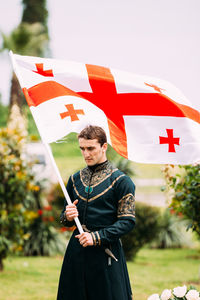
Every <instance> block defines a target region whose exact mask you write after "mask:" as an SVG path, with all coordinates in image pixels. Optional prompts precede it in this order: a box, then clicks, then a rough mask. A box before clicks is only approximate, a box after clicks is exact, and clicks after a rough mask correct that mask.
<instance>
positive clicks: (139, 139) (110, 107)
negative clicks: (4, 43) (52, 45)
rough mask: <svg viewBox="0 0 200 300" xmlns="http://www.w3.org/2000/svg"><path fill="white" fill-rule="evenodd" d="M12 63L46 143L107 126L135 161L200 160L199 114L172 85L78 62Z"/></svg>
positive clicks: (31, 60) (17, 60)
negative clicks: (83, 130)
mask: <svg viewBox="0 0 200 300" xmlns="http://www.w3.org/2000/svg"><path fill="white" fill-rule="evenodd" d="M13 59H14V66H15V71H16V74H17V76H18V79H19V81H20V84H21V86H22V88H23V92H24V94H25V97H26V100H27V102H28V105H29V106H30V109H31V112H32V114H33V116H34V119H35V121H36V124H37V127H38V129H39V132H40V134H41V138H42V139H43V140H44V142H46V143H51V142H55V141H57V140H59V139H61V138H63V137H64V136H66V135H67V134H69V133H70V132H80V130H82V129H83V128H84V127H85V126H86V125H89V124H91V125H98V126H101V127H103V128H104V129H105V131H106V133H107V137H108V141H109V143H110V144H111V145H112V146H113V148H114V149H115V150H116V151H117V152H118V153H119V154H121V155H122V156H124V157H126V158H128V159H130V160H133V161H136V162H141V163H170V164H190V163H195V162H196V161H198V160H200V113H199V111H197V110H195V109H194V108H192V106H191V104H190V103H189V102H188V100H187V99H186V98H185V97H184V95H183V94H182V93H181V92H180V91H179V90H178V89H177V88H175V87H174V86H173V85H172V84H170V83H169V82H166V81H163V80H160V79H155V78H151V77H144V76H138V75H134V74H130V73H127V72H122V71H119V70H115V69H109V68H105V67H100V66H94V65H88V64H82V63H76V62H69V61H59V60H55V59H45V58H38V57H28V56H20V55H14V56H13Z"/></svg>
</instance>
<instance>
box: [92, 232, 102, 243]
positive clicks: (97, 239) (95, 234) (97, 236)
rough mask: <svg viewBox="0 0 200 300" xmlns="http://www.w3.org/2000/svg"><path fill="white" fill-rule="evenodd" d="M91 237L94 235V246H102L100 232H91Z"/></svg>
mask: <svg viewBox="0 0 200 300" xmlns="http://www.w3.org/2000/svg"><path fill="white" fill-rule="evenodd" d="M91 235H92V239H93V243H94V246H100V245H101V238H100V235H99V232H98V231H95V232H91Z"/></svg>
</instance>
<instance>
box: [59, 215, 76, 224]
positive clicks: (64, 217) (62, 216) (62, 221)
mask: <svg viewBox="0 0 200 300" xmlns="http://www.w3.org/2000/svg"><path fill="white" fill-rule="evenodd" d="M60 223H61V224H62V225H63V226H66V227H72V226H74V225H75V222H74V221H68V220H67V218H66V215H65V213H62V214H61V215H60Z"/></svg>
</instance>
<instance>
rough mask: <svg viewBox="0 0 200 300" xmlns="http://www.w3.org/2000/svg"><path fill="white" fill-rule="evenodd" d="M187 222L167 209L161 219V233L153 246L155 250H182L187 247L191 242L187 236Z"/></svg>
mask: <svg viewBox="0 0 200 300" xmlns="http://www.w3.org/2000/svg"><path fill="white" fill-rule="evenodd" d="M185 229H186V222H185V221H184V220H183V219H182V218H181V217H178V216H176V215H174V214H171V212H170V210H169V209H165V210H164V212H163V213H162V215H161V217H160V219H159V232H158V235H157V236H156V238H155V240H153V243H152V246H153V247H154V248H161V249H166V248H181V247H183V246H187V245H188V244H189V243H190V241H189V240H188V237H187V236H186V231H185Z"/></svg>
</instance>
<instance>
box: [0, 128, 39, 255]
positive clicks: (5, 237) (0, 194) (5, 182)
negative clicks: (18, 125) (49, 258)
mask: <svg viewBox="0 0 200 300" xmlns="http://www.w3.org/2000/svg"><path fill="white" fill-rule="evenodd" d="M23 141H24V139H23V137H22V136H20V135H19V134H18V132H17V131H15V130H10V129H1V130H0V236H1V242H0V261H2V259H3V258H5V257H6V256H7V254H8V249H9V245H10V246H11V247H10V248H11V250H12V251H14V252H18V251H21V250H22V247H23V242H24V234H25V231H24V224H25V213H26V211H27V210H28V209H30V208H32V207H34V200H35V195H36V193H40V191H41V186H40V185H39V184H36V182H35V179H34V176H33V174H32V172H31V165H30V164H28V163H26V162H25V161H24V160H22V158H21V147H22V143H23Z"/></svg>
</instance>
